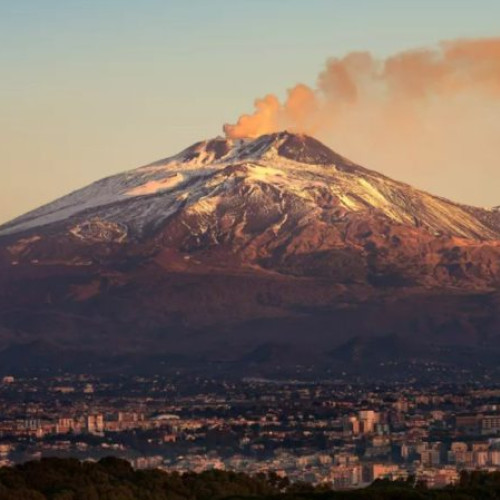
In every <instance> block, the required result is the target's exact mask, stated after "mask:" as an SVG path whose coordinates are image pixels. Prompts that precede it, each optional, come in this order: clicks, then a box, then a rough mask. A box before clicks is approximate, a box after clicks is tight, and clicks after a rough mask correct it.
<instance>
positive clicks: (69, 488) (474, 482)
mask: <svg viewBox="0 0 500 500" xmlns="http://www.w3.org/2000/svg"><path fill="white" fill-rule="evenodd" d="M212 499H213V500H218V499H231V500H243V499H269V500H271V499H272V500H350V499H352V500H356V499H359V500H386V499H387V500H406V499H408V500H420V499H421V500H426V499H432V500H455V499H456V500H489V499H491V500H493V499H499V500H500V472H498V473H484V472H469V473H467V472H464V473H462V475H461V478H460V483H459V484H458V485H456V486H450V487H448V488H444V489H440V490H429V489H427V488H426V487H425V485H424V484H419V483H416V482H415V481H414V479H413V478H409V479H408V480H406V481H387V480H382V481H376V482H375V483H374V484H372V485H371V486H370V487H368V488H364V489H360V490H352V491H332V490H331V489H330V488H329V487H328V486H325V485H322V486H313V485H310V484H307V483H293V484H291V483H290V482H289V481H288V480H287V479H286V478H281V477H279V476H277V475H276V474H274V473H269V474H267V475H266V474H258V475H255V476H249V475H246V474H243V473H235V472H223V471H208V472H203V473H200V474H195V473H186V474H178V473H167V472H163V471H160V470H145V471H142V470H134V469H133V468H132V467H131V466H130V464H129V463H128V462H126V461H124V460H120V459H116V458H105V459H102V460H100V461H99V462H79V461H78V460H74V459H58V458H46V459H42V460H41V461H36V462H28V463H26V464H23V465H17V466H14V467H4V468H2V469H0V500H212Z"/></svg>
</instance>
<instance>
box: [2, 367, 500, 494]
mask: <svg viewBox="0 0 500 500" xmlns="http://www.w3.org/2000/svg"><path fill="white" fill-rule="evenodd" d="M0 414H1V420H0V459H1V462H0V464H1V465H3V466H6V465H13V464H14V463H22V462H25V461H28V460H34V459H40V458H42V457H50V456H58V457H77V458H79V459H81V460H92V461H94V460H98V459H101V458H103V457H106V456H109V455H113V456H117V457H120V458H124V459H126V460H128V461H130V462H131V464H132V465H133V466H134V467H135V468H138V469H145V468H160V469H164V470H166V471H170V472H171V471H178V472H188V471H194V472H202V471H206V470H212V469H220V470H228V471H239V472H246V473H250V474H258V473H262V472H268V471H274V472H276V473H277V474H279V475H282V476H286V477H288V478H289V479H290V480H292V481H304V482H309V483H313V484H322V483H327V484H330V485H332V486H333V487H334V488H335V489H349V488H359V487H362V486H366V485H368V484H370V483H372V482H373V481H374V480H376V479H381V478H387V479H391V480H397V479H406V478H407V477H409V476H415V477H416V478H417V479H418V480H419V481H423V482H425V483H426V484H427V485H428V486H429V487H444V486H446V485H449V484H453V483H456V482H457V480H458V478H459V473H460V471H462V470H477V469H480V470H485V471H495V470H500V387H498V386H494V385H492V386H491V387H481V386H479V385H477V384H476V385H474V384H469V385H463V386H454V385H452V384H446V385H444V384H443V385H440V384H434V385H429V386H419V385H418V384H415V386H412V385H407V384H405V385H403V386H398V385H397V384H396V385H394V384H390V385H383V384H380V385H371V384H359V385H357V384H352V383H350V382H349V381H348V380H338V381H330V382H325V381H317V382H298V381H293V380H288V381H286V380H284V381H271V380H265V379H247V380H245V379H243V380H216V379H209V378H199V377H189V376H178V377H159V376H158V377H148V378H142V377H131V378H109V379H107V378H102V379H101V378H96V377H93V376H91V375H80V376H76V375H66V376H58V377H50V378H42V377H35V378H14V377H12V376H5V377H3V379H2V383H1V388H0Z"/></svg>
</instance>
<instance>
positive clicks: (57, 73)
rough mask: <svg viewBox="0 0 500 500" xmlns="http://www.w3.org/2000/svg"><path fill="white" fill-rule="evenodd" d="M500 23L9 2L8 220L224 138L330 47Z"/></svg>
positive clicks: (402, 44) (411, 14)
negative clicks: (227, 125)
mask: <svg viewBox="0 0 500 500" xmlns="http://www.w3.org/2000/svg"><path fill="white" fill-rule="evenodd" d="M499 19H500V2H499V1H498V0H476V1H474V2H472V1H469V0H467V1H466V0H454V1H451V0H434V1H431V0H419V1H413V0H406V1H405V0H399V1H396V0H377V1H375V0H350V1H348V0H184V1H181V0H179V1H177V0H163V1H160V0H140V1H139V0H134V1H132V0H86V1H85V0H79V1H76V0H16V1H13V0H9V1H7V0H0V64H1V68H2V77H1V78H0V106H1V107H0V109H1V111H2V112H1V113H0V137H2V140H1V143H0V144H1V146H0V165H1V166H0V169H1V172H2V174H3V175H2V183H1V184H0V221H1V220H7V219H9V218H11V217H13V216H15V215H18V214H20V213H22V212H24V211H26V210H27V209H30V208H34V207H36V206H38V205H40V204H41V203H43V202H47V201H50V200H51V199H53V198H55V197H57V196H59V195H62V194H65V193H66V192H68V191H69V190H71V189H75V188H78V187H81V186H82V185H83V184H86V183H88V182H90V181H92V180H95V179H97V178H100V177H103V176H105V175H109V174H111V173H114V172H118V171H122V170H125V169H128V168H133V167H135V166H139V165H141V164H144V163H147V162H149V161H152V160H155V159H157V158H159V157H162V156H166V155H169V154H172V153H175V152H177V151H178V150H179V149H181V148H183V147H185V146H187V145H189V144H191V143H192V142H194V141H196V140H199V139H201V138H204V137H211V136H214V135H217V134H219V133H221V126H222V124H223V123H224V122H227V121H234V120H235V119H236V118H237V116H238V115H239V114H240V113H241V112H243V111H251V109H252V102H253V100H254V99H255V98H256V97H258V96H262V95H265V94H267V93H269V92H274V93H277V94H278V95H283V94H284V93H285V91H286V89H287V88H290V87H291V86H293V85H294V84H295V83H298V82H305V83H308V84H313V83H314V81H315V78H316V75H317V74H318V72H319V71H320V70H321V69H322V66H323V64H324V62H325V60H326V59H327V58H328V57H330V56H342V55H343V54H345V53H346V52H350V51H353V50H371V51H372V52H374V53H375V54H376V55H380V56H385V55H389V54H392V53H395V52H399V51H402V50H405V49H410V48H414V47H420V46H428V45H433V44H435V43H437V42H439V41H440V40H446V39H456V38H469V37H484V36H497V35H499V31H500V28H499V24H498V20H499Z"/></svg>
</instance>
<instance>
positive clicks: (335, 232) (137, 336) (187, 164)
mask: <svg viewBox="0 0 500 500" xmlns="http://www.w3.org/2000/svg"><path fill="white" fill-rule="evenodd" d="M499 257H500V215H499V212H498V211H497V210H494V209H491V210H487V209H479V208H474V207H469V206H464V205H460V204H456V203H453V202H451V201H448V200H445V199H442V198H439V197H436V196H432V195H430V194H427V193H425V192H422V191H419V190H417V189H414V188H412V187H411V186H409V185H407V184H404V183H400V182H397V181H394V180H392V179H389V178H387V177H385V176H383V175H381V174H378V173H376V172H373V171H370V170H368V169H365V168H363V167H360V166H358V165H355V164H353V163H351V162H350V161H348V160H347V159H345V158H343V157H341V156H340V155H338V154H336V153H334V152H333V151H331V150H330V149H328V148H327V147H326V146H324V145H323V144H321V143H319V142H318V141H316V140H315V139H313V138H311V137H308V136H303V135H295V134H290V133H287V132H282V133H279V134H272V135H267V136H262V137H260V138H258V139H255V140H238V141H229V140H226V139H221V138H218V139H213V140H209V141H204V142H200V143H197V144H195V145H193V146H191V147H190V148H188V149H186V150H184V151H182V152H181V153H179V154H177V155H175V156H172V157H169V158H166V159H165V160H161V161H158V162H156V163H153V164H150V165H147V166H145V167H141V168H139V169H136V170H133V171H130V172H125V173H123V174H118V175H115V176H112V177H109V178H106V179H103V180H101V181H98V182H96V183H94V184H92V185H90V186H88V187H86V188H83V189H81V190H79V191H76V192H74V193H71V194H69V195H67V196H65V197H63V198H61V199H59V200H56V201H55V202H53V203H50V204H48V205H46V206H44V207H41V208H39V209H37V210H34V211H32V212H30V213H28V214H26V215H23V216H21V217H19V218H17V219H15V220H14V221H12V222H10V223H8V224H6V225H4V226H2V227H0V342H2V341H3V346H4V347H6V348H7V347H8V346H12V345H13V344H16V343H17V344H19V343H30V342H33V341H35V342H37V341H40V340H43V341H49V342H51V344H54V345H59V346H61V347H64V348H66V349H73V350H75V349H76V350H88V351H89V352H98V351H103V350H104V351H109V350H110V349H111V350H113V352H116V353H120V352H138V351H140V352H144V353H148V352H154V353H155V354H157V353H158V352H165V353H169V354H179V355H182V356H185V355H186V354H193V353H195V354H196V356H197V357H198V358H197V359H205V360H206V359H226V360H231V359H250V358H251V356H250V357H248V356H247V354H249V353H252V352H261V351H260V350H259V346H261V345H262V346H268V345H283V343H285V344H286V343H291V344H293V345H294V346H297V345H299V346H301V348H303V349H306V350H307V352H309V354H308V356H307V358H308V359H313V358H314V356H315V355H317V354H318V353H324V352H331V351H332V350H333V349H335V348H336V346H339V345H341V344H342V343H344V342H347V341H348V340H349V339H350V338H352V337H353V336H359V335H368V336H377V335H387V334H393V333H397V334H402V335H412V336H415V335H416V336H417V337H419V338H421V341H422V343H426V342H431V343H435V342H437V343H449V342H451V343H460V344H463V343H465V344H470V345H479V344H480V345H483V344H484V343H485V342H486V343H494V342H495V339H496V335H497V328H498V325H499V324H500V321H499V314H498V303H499V299H498V297H497V292H496V290H497V287H498V282H499V277H500V266H499V264H500V258H499ZM306 332H307V333H306ZM0 347H1V346H0ZM9 348H10V347H9ZM286 351H287V352H288V351H289V352H294V353H296V352H297V349H296V347H293V348H290V349H289V350H286ZM266 352H267V350H266ZM270 352H271V353H272V352H274V351H273V350H271V351H270ZM299 352H300V351H299ZM303 352H305V351H303ZM311 353H312V354H311ZM314 353H316V354H314ZM266 356H267V355H266ZM294 356H295V355H294ZM294 362H295V361H294Z"/></svg>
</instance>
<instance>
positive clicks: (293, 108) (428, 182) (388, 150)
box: [224, 38, 500, 205]
mask: <svg viewBox="0 0 500 500" xmlns="http://www.w3.org/2000/svg"><path fill="white" fill-rule="evenodd" d="M283 129H287V130H289V131H293V132H299V133H307V134H311V135H314V136H316V137H318V138H319V139H321V140H323V141H325V142H327V143H328V144H330V145H331V146H332V147H334V148H335V149H337V150H338V151H339V152H340V153H343V154H345V155H346V156H349V157H351V158H352V159H354V160H356V161H358V162H360V163H364V164H366V165H368V166H372V167H374V168H377V169H379V170H381V171H384V172H385V173H387V174H389V175H394V176H396V177H397V176H399V177H400V178H401V177H403V178H405V180H408V181H410V182H412V183H415V184H417V185H420V186H421V187H424V188H427V189H430V190H432V191H435V192H437V193H439V194H444V195H447V196H450V197H454V198H456V199H458V200H461V201H467V202H470V203H479V204H490V203H491V204H496V205H498V204H500V190H498V189H497V186H498V185H499V182H498V181H500V172H499V171H500V168H499V167H500V162H499V160H498V158H499V157H500V38H489V39H474V40H457V41H451V42H443V43H441V44H440V45H439V46H438V47H437V48H435V49H432V50H428V49H419V50H412V51H408V52H403V53H400V54H396V55H394V56H392V57H389V58H387V59H385V60H380V59H376V58H375V57H373V56H372V55H371V54H370V53H368V52H353V53H350V54H348V55H346V56H345V57H343V58H340V59H339V58H332V59H330V60H328V61H327V63H326V67H325V69H324V70H323V71H322V72H321V73H320V74H319V76H318V79H317V84H316V87H315V88H311V87H308V86H306V85H304V84H299V85H296V86H295V87H293V88H292V89H290V90H289V91H288V93H287V97H286V99H285V100H284V102H280V100H279V99H278V97H276V96H275V95H267V96H266V97H264V98H263V99H257V100H256V102H255V111H254V113H253V114H251V115H242V116H241V117H240V118H239V119H238V121H237V123H236V124H234V125H230V124H226V125H225V126H224V132H225V133H226V135H227V136H228V137H231V138H242V137H257V136H259V135H262V134H265V133H270V132H275V131H278V130H283ZM471 172H472V174H473V175H472V176H471V175H470V174H471ZM466 174H468V178H467V179H466V177H467V176H466ZM452 176H454V182H451V177H452ZM471 177H472V178H471ZM493 184H495V188H494V189H493ZM478 191H479V192H478Z"/></svg>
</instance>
